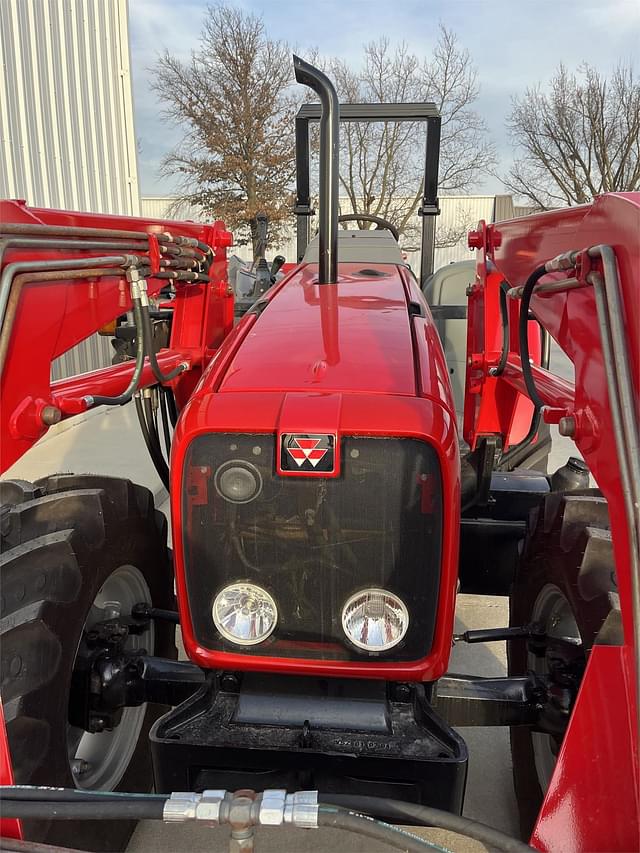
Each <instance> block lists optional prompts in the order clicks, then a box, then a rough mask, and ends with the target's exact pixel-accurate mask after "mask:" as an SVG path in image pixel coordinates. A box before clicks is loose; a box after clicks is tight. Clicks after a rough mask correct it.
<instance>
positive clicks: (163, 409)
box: [157, 385, 171, 462]
mask: <svg viewBox="0 0 640 853" xmlns="http://www.w3.org/2000/svg"><path fill="white" fill-rule="evenodd" d="M157 393H158V403H159V407H160V418H161V420H162V436H163V438H164V448H165V451H166V454H167V462H168V461H169V459H170V458H171V430H170V429H169V411H168V408H167V397H166V394H165V393H164V391H163V389H162V386H160V385H158V389H157Z"/></svg>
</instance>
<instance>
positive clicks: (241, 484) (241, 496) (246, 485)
mask: <svg viewBox="0 0 640 853" xmlns="http://www.w3.org/2000/svg"><path fill="white" fill-rule="evenodd" d="M215 485H216V491H217V492H218V494H219V495H222V497H223V498H224V499H225V500H227V501H230V502H231V503H234V504H246V503H249V501H252V500H253V499H254V498H257V497H258V495H259V494H260V492H261V491H262V477H261V476H260V471H258V469H257V468H256V466H255V465H252V464H251V463H250V462H244V461H243V460H242V459H232V460H231V461H230V462H225V463H224V465H221V466H220V468H218V470H217V471H216V477H215Z"/></svg>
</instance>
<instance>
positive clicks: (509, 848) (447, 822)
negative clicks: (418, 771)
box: [321, 794, 532, 853]
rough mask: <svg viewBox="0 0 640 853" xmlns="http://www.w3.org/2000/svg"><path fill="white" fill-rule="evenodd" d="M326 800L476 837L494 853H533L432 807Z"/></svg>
mask: <svg viewBox="0 0 640 853" xmlns="http://www.w3.org/2000/svg"><path fill="white" fill-rule="evenodd" d="M321 796H322V801H323V802H324V803H329V804H331V805H335V806H338V807H341V808H346V809H355V811H357V812H364V813H365V814H369V815H371V816H373V817H377V818H383V819H386V820H393V821H397V822H402V821H412V822H414V823H419V824H421V825H422V826H433V827H437V828H438V829H446V830H448V831H449V832H456V833H458V834H459V835H465V836H467V837H468V838H475V839H476V840H477V841H481V842H482V843H483V844H486V845H487V846H489V847H491V848H492V849H494V850H501V851H504V853H531V850H532V848H531V847H529V845H528V844H525V843H524V842H522V841H519V840H518V839H517V838H512V837H511V836H509V835H507V834H506V833H504V832H501V831H500V830H499V829H494V828H493V827H491V826H487V825H486V824H484V823H479V822H478V821H476V820H470V819H469V818H466V817H462V815H456V814H452V813H451V812H446V811H443V810H442V809H434V808H431V807H430V806H420V805H416V804H415V803H405V802H403V801H402V800H387V799H385V798H383V797H365V796H357V795H351V794H322V795H321Z"/></svg>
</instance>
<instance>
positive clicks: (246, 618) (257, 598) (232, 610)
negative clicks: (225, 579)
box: [212, 582, 278, 646]
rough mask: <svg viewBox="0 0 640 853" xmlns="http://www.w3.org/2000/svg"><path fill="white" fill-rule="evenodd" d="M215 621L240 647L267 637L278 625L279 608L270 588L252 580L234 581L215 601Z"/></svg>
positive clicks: (228, 638)
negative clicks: (268, 589) (263, 587)
mask: <svg viewBox="0 0 640 853" xmlns="http://www.w3.org/2000/svg"><path fill="white" fill-rule="evenodd" d="M212 615H213V622H214V624H215V626H216V628H217V629H218V631H220V633H221V634H222V636H223V637H224V638H225V639H226V640H229V641H230V642H232V643H237V644H238V645H240V646H253V645H255V644H256V643H261V642H263V640H266V639H267V637H268V636H269V635H270V634H271V633H272V631H273V629H274V628H275V627H276V622H277V621H278V609H277V607H276V603H275V601H274V600H273V598H272V597H271V596H270V595H269V593H268V592H267V591H266V589H262V587H260V586H256V585H255V584H252V583H242V582H239V583H232V584H229V586H226V587H225V588H224V589H223V590H222V591H221V592H219V593H218V594H217V596H216V599H215V601H214V602H213V611H212Z"/></svg>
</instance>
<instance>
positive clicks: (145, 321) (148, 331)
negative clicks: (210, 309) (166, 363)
mask: <svg viewBox="0 0 640 853" xmlns="http://www.w3.org/2000/svg"><path fill="white" fill-rule="evenodd" d="M142 328H143V329H144V337H145V339H146V340H147V342H148V343H147V355H148V356H149V364H150V365H151V370H152V371H153V375H154V376H155V377H156V379H157V380H158V382H160V383H161V384H163V385H164V383H166V382H170V381H171V380H172V379H175V378H176V376H179V375H180V374H181V373H184V371H185V370H186V369H187V367H188V365H186V364H185V363H184V362H183V363H181V364H179V365H177V367H174V369H173V370H172V371H170V372H169V373H163V372H162V370H161V369H160V365H159V364H158V359H157V358H156V353H155V350H154V348H153V328H152V326H151V316H150V314H149V306H148V305H145V306H143V308H142Z"/></svg>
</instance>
